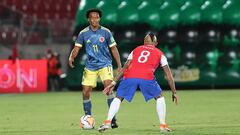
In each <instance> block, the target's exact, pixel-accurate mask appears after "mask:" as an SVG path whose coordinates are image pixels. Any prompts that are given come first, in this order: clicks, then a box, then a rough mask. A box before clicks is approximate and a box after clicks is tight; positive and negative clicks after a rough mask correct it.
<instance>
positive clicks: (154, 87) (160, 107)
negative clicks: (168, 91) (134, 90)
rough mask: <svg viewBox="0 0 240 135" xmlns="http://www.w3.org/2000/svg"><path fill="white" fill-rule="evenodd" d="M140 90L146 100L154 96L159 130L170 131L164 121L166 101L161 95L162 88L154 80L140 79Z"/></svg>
mask: <svg viewBox="0 0 240 135" xmlns="http://www.w3.org/2000/svg"><path fill="white" fill-rule="evenodd" d="M139 87H140V90H141V92H142V94H143V96H144V98H145V100H146V101H148V100H150V99H152V98H154V99H155V100H156V109H157V114H158V118H159V121H160V130H161V131H163V132H169V131H171V130H170V129H169V128H168V127H167V124H166V122H165V118H166V103H165V99H164V97H163V96H162V89H161V88H160V86H159V84H158V83H157V82H156V81H155V80H142V81H141V84H140V86H139Z"/></svg>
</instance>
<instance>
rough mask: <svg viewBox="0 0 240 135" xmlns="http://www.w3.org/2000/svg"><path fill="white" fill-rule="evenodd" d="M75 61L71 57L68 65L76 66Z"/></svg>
mask: <svg viewBox="0 0 240 135" xmlns="http://www.w3.org/2000/svg"><path fill="white" fill-rule="evenodd" d="M73 62H74V59H72V58H69V60H68V65H69V66H70V67H71V68H74V65H73Z"/></svg>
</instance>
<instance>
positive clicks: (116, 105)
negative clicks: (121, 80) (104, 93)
mask: <svg viewBox="0 0 240 135" xmlns="http://www.w3.org/2000/svg"><path fill="white" fill-rule="evenodd" d="M120 104H121V100H120V99H119V98H114V99H113V101H112V103H111V105H110V108H109V110H108V117H107V120H110V121H111V120H112V119H113V117H114V116H115V115H116V113H117V112H118V110H119V108H120Z"/></svg>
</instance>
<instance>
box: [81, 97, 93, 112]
mask: <svg viewBox="0 0 240 135" xmlns="http://www.w3.org/2000/svg"><path fill="white" fill-rule="evenodd" d="M83 109H84V113H85V115H92V112H91V110H92V103H91V100H83Z"/></svg>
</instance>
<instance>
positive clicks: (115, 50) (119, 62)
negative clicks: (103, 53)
mask: <svg viewBox="0 0 240 135" xmlns="http://www.w3.org/2000/svg"><path fill="white" fill-rule="evenodd" d="M111 51H112V54H113V57H114V59H115V61H116V62H117V66H118V72H120V70H121V69H122V64H121V60H120V56H119V52H118V49H117V46H116V45H114V46H112V47H111Z"/></svg>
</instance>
